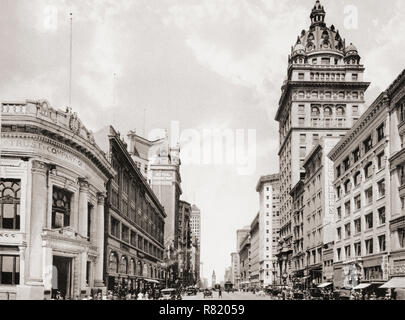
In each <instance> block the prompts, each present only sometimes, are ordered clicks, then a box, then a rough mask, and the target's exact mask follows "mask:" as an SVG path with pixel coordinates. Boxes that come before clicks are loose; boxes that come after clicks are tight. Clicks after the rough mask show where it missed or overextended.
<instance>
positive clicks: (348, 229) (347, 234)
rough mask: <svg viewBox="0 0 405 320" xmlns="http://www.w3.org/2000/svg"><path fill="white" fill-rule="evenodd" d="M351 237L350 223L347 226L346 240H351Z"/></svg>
mask: <svg viewBox="0 0 405 320" xmlns="http://www.w3.org/2000/svg"><path fill="white" fill-rule="evenodd" d="M351 235H352V233H351V228H350V223H348V224H346V225H345V238H350V236H351Z"/></svg>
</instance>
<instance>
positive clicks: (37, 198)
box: [0, 101, 114, 300]
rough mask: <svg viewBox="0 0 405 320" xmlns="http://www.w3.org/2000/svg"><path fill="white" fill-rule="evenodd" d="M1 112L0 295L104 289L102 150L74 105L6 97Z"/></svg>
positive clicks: (108, 169) (109, 172) (106, 168)
mask: <svg viewBox="0 0 405 320" xmlns="http://www.w3.org/2000/svg"><path fill="white" fill-rule="evenodd" d="M1 116H2V118H1V130H2V132H1V142H0V143H1V178H0V296H1V298H2V299H18V300H43V299H50V298H51V297H52V296H55V294H56V292H57V291H60V293H61V294H62V296H64V297H65V298H72V299H73V298H79V297H81V296H83V295H87V294H89V293H90V290H91V289H97V290H99V289H101V290H104V291H105V284H104V281H103V262H104V198H105V194H106V187H105V184H106V183H107V181H108V180H109V179H110V178H111V177H112V176H113V174H114V170H113V168H112V166H111V165H110V164H109V162H108V161H107V159H106V157H105V154H104V153H103V152H102V150H101V149H100V148H99V147H98V146H97V145H96V143H95V140H94V137H93V134H92V133H91V131H89V130H87V129H86V128H85V127H84V126H83V124H82V122H81V121H80V119H79V118H78V117H77V115H76V113H72V112H71V110H70V109H69V108H67V109H66V111H62V110H58V109H55V108H53V107H51V106H50V105H49V103H48V102H46V101H26V102H13V103H2V105H1Z"/></svg>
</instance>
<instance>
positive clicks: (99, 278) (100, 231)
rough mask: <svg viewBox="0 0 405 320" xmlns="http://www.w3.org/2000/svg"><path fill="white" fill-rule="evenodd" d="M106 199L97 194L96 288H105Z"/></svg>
mask: <svg viewBox="0 0 405 320" xmlns="http://www.w3.org/2000/svg"><path fill="white" fill-rule="evenodd" d="M104 199H105V195H104V194H102V193H98V194H97V208H95V210H96V214H95V215H94V216H95V217H96V219H95V220H96V221H95V223H97V228H96V230H97V232H96V246H97V249H98V257H97V260H96V263H95V276H94V284H95V286H96V287H104V279H103V278H104V277H103V275H104V270H103V266H104Z"/></svg>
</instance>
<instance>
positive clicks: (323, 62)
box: [321, 58, 330, 65]
mask: <svg viewBox="0 0 405 320" xmlns="http://www.w3.org/2000/svg"><path fill="white" fill-rule="evenodd" d="M321 63H322V64H323V65H329V64H330V58H322V59H321Z"/></svg>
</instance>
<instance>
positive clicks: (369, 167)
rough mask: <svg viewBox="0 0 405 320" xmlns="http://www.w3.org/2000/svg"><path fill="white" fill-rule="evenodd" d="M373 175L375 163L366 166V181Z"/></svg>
mask: <svg viewBox="0 0 405 320" xmlns="http://www.w3.org/2000/svg"><path fill="white" fill-rule="evenodd" d="M372 175H373V163H372V162H369V163H368V164H366V166H365V167H364V176H365V177H366V179H368V178H370V177H371V176H372Z"/></svg>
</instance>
